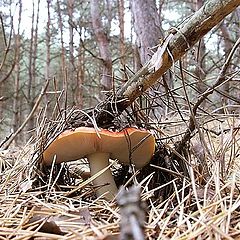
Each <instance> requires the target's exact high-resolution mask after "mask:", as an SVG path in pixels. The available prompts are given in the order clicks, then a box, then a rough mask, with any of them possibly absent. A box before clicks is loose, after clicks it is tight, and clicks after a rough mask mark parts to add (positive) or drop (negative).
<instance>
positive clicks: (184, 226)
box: [0, 117, 240, 240]
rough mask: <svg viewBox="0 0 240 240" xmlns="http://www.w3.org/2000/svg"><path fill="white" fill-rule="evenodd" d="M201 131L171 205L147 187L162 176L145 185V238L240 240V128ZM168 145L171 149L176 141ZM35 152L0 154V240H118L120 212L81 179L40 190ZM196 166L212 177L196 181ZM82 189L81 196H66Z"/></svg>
mask: <svg viewBox="0 0 240 240" xmlns="http://www.w3.org/2000/svg"><path fill="white" fill-rule="evenodd" d="M169 129H170V130H169ZM201 129H202V130H203V132H204V134H203V135H202V137H203V138H204V141H203V139H202V140H201V141H200V140H199V135H196V136H195V137H194V138H192V140H191V143H190V150H191V151H190V155H191V156H190V157H189V159H190V160H191V165H190V166H189V169H188V171H189V178H184V179H181V186H180V187H179V183H177V179H179V177H176V179H173V180H172V181H171V182H169V183H167V184H166V185H168V184H171V185H172V187H173V189H174V191H173V192H172V194H171V195H170V196H169V197H168V198H166V199H164V198H159V199H156V198H154V196H153V195H154V192H155V191H157V190H158V189H159V187H158V188H156V189H151V188H150V186H149V185H148V184H149V182H150V180H151V177H152V175H153V174H157V173H156V172H155V173H153V174H150V175H149V176H147V177H146V179H145V180H143V181H141V183H139V184H140V185H141V200H142V202H145V210H146V221H145V229H144V235H145V239H178V240H180V239H181V240H184V239H186V240H189V239H240V194H239V188H240V161H239V160H240V154H239V153H240V152H239V143H240V140H239V137H240V134H239V121H237V120H236V119H235V118H231V117H228V118H226V117H225V118H224V119H223V120H222V121H217V120H216V121H210V122H206V123H205V124H204V125H202V126H201ZM163 131H165V130H163ZM176 132H179V129H178V127H173V128H168V132H167V133H165V134H166V135H174V134H175V133H176ZM200 142H204V144H205V147H203V146H202V144H200ZM166 145H168V147H169V148H171V144H170V142H169V143H168V144H166ZM33 153H34V149H33V145H31V144H27V145H26V146H25V147H21V148H20V147H18V148H10V149H9V150H4V151H0V189H1V190H0V202H1V205H0V239H110V240H111V239H118V237H119V233H120V221H121V213H120V207H119V206H118V204H117V202H116V200H113V201H112V202H109V201H105V200H104V199H103V198H96V197H95V196H94V193H93V189H92V187H91V185H90V184H87V182H86V181H82V180H81V179H80V180H77V181H75V182H74V184H76V185H74V184H73V185H72V186H70V185H67V186H59V188H58V187H57V186H56V181H55V179H52V178H51V176H50V177H49V179H50V180H49V183H48V184H47V185H46V186H39V185H36V184H35V181H36V179H34V178H33V175H34V174H32V173H33V172H37V174H38V171H37V170H36V164H33V162H31V161H32V160H31V159H33V157H32V156H33ZM196 159H198V162H199V161H200V162H201V161H204V163H203V165H204V164H205V165H206V166H207V170H206V171H207V172H208V173H207V174H205V172H202V173H201V174H200V173H198V174H196V171H195V164H196V162H197V161H196ZM198 169H199V168H198ZM203 171H204V170H203ZM205 175H207V177H206V178H205V179H204V180H203V178H204V176H205ZM35 176H36V174H35ZM201 176H202V179H200V178H201ZM38 178H41V176H40V175H39V176H38ZM164 187H165V186H161V188H164ZM76 188H77V190H78V193H79V194H78V195H70V194H68V193H69V192H70V191H72V190H74V189H76ZM121 231H123V230H121ZM132 239H135V238H132ZM139 240H140V239H139Z"/></svg>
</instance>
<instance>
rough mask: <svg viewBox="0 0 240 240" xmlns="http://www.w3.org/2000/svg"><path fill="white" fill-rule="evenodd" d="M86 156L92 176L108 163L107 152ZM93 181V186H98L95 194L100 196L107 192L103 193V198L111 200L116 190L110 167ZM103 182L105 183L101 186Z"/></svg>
mask: <svg viewBox="0 0 240 240" xmlns="http://www.w3.org/2000/svg"><path fill="white" fill-rule="evenodd" d="M87 158H88V161H89V165H90V171H91V175H92V176H93V175H95V174H97V173H98V172H99V171H100V170H102V169H103V168H106V167H107V166H108V165H109V153H92V154H89V155H87ZM93 183H94V186H100V188H99V189H98V190H97V196H101V195H102V194H104V193H106V192H108V193H107V194H105V195H104V196H105V199H107V200H112V199H113V197H115V195H116V194H117V192H118V189H117V186H116V183H115V181H114V178H113V175H112V173H111V170H110V169H107V170H106V171H105V172H104V173H103V174H101V175H100V176H98V177H97V178H96V179H95V180H94V181H93ZM105 184H107V185H106V186H102V185H105Z"/></svg>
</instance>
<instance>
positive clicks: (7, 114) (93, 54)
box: [0, 0, 240, 144]
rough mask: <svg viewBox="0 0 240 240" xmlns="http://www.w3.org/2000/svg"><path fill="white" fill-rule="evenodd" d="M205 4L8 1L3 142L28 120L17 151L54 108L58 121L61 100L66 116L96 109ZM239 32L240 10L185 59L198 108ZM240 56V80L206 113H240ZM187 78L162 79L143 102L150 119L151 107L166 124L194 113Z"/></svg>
mask: <svg viewBox="0 0 240 240" xmlns="http://www.w3.org/2000/svg"><path fill="white" fill-rule="evenodd" d="M203 4H204V1H203V0H195V1H182V0H178V1H162V0H160V1H154V0H147V1H144V0H139V1H137V0H132V1H126V0H104V1H97V0H91V1H83V0H77V1H74V0H66V1H64V0H54V1H50V0H47V1H44V0H37V1H36V0H33V1H24V0H18V1H4V0H1V3H0V8H1V28H0V38H1V39H0V53H1V54H0V62H1V75H0V123H1V124H0V139H1V141H4V140H5V138H6V136H10V135H11V133H13V132H16V131H17V129H19V127H20V126H21V125H22V124H23V123H25V121H26V119H27V122H26V124H24V131H21V132H20V134H18V135H17V136H16V137H15V138H14V141H15V143H16V144H20V143H25V142H26V141H27V140H28V139H29V137H30V136H31V134H32V132H33V131H34V129H35V127H36V125H37V122H36V121H37V116H38V115H39V114H41V113H42V111H43V109H45V108H46V106H47V108H46V109H45V110H44V111H46V116H48V117H51V114H52V112H53V108H54V106H55V103H56V99H58V100H59V99H60V100H59V103H60V105H61V106H60V108H66V107H67V106H69V107H72V106H77V107H78V108H80V109H86V108H90V107H94V106H96V105H97V104H98V103H99V102H100V101H101V100H102V99H104V95H105V94H106V93H107V92H108V91H112V89H113V90H114V89H117V88H118V87H120V86H122V85H123V84H124V83H125V82H126V81H127V80H128V79H129V78H130V77H131V76H132V75H133V74H134V73H136V72H137V71H138V70H139V69H140V68H141V66H142V65H143V64H144V63H145V62H146V61H147V60H149V59H150V57H151V56H152V55H153V53H154V52H155V51H156V47H157V46H158V45H159V44H160V43H161V41H162V40H163V39H164V37H165V36H167V34H168V33H169V31H171V28H175V27H177V26H178V25H180V24H183V23H184V22H186V21H187V20H188V19H189V16H191V15H192V14H193V13H194V12H195V11H196V10H198V9H199V8H200V7H201V6H202V5H203ZM239 24H240V10H239V8H238V9H236V10H235V11H234V12H233V13H232V14H230V15H229V16H228V17H227V18H225V19H224V21H222V22H221V23H220V24H219V25H217V26H216V27H215V28H213V29H212V31H210V33H208V34H207V35H206V36H205V37H204V38H202V39H201V40H200V41H199V42H198V44H196V45H195V47H194V48H192V49H191V51H189V52H188V53H187V54H186V55H185V56H184V57H183V58H182V67H183V69H184V71H183V77H184V79H185V81H186V83H187V94H188V97H189V99H190V101H191V102H194V101H195V100H196V99H197V97H198V96H200V95H201V93H203V92H204V90H206V89H207V88H208V86H211V85H212V84H213V82H214V81H215V79H216V76H217V74H218V73H219V71H220V69H221V67H222V65H223V63H224V62H225V60H226V57H227V55H228V54H229V52H230V50H231V49H232V46H233V45H234V43H235V42H236V40H237V39H238V38H239V35H240V32H239ZM239 53H240V52H239V50H237V51H236V53H235V56H234V59H233V60H232V61H231V64H230V66H229V68H228V72H229V73H230V72H231V73H236V74H235V75H234V78H228V79H227V80H226V82H225V83H224V84H222V86H220V87H219V88H218V90H217V91H215V92H214V94H213V95H212V96H211V97H209V98H208V99H207V100H206V101H205V102H204V103H203V104H202V105H201V111H202V113H204V114H206V110H207V111H208V112H207V114H209V115H211V114H213V113H218V114H222V113H228V114H230V115H231V114H238V113H239V107H238V106H239V102H240V99H239V96H240V94H239V84H238V81H239V73H238V71H239V66H238V63H239ZM179 76H180V71H179V64H178V63H176V64H175V65H174V67H173V68H172V69H171V70H170V71H168V72H167V73H166V74H165V75H164V76H163V78H164V81H162V79H159V83H157V84H155V86H154V87H152V88H151V90H150V91H149V93H150V95H147V96H142V98H141V99H140V106H141V107H142V109H143V111H145V113H146V114H147V115H149V106H150V107H151V110H152V111H151V114H153V115H154V118H155V119H158V120H157V121H158V122H164V121H166V120H167V119H169V118H170V117H172V116H174V115H175V114H176V111H180V112H182V113H184V112H186V113H188V111H189V108H188V104H187V99H186V98H185V97H183V96H184V89H183V87H182V82H181V80H180V77H179ZM48 81H49V84H48V88H47V89H45V91H44V92H42V90H43V88H44V86H45V85H46V82H48ZM173 95H174V99H172V100H171V97H173ZM40 96H41V101H38V100H39V97H40ZM63 96H65V97H63ZM153 99H154V100H153ZM169 99H170V100H169ZM36 105H37V106H36ZM33 109H34V112H33V111H32V110H33Z"/></svg>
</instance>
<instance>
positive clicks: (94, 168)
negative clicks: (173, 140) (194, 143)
mask: <svg viewBox="0 0 240 240" xmlns="http://www.w3.org/2000/svg"><path fill="white" fill-rule="evenodd" d="M154 150H155V139H154V137H153V135H152V134H151V133H149V132H148V131H146V130H139V129H136V128H126V129H124V130H123V131H121V132H112V131H109V130H104V129H102V130H100V131H98V132H97V131H96V130H95V129H94V128H90V127H79V128H76V129H75V130H66V131H64V132H63V133H62V134H60V135H59V136H58V137H57V138H56V139H55V140H54V141H53V142H52V143H51V144H50V145H49V147H48V148H47V149H46V150H45V151H44V153H43V164H44V165H51V164H52V162H53V159H55V161H56V163H61V162H67V161H71V160H77V159H80V158H83V157H86V158H87V159H88V161H89V165H90V171H91V175H92V176H93V175H95V174H96V173H98V172H99V171H100V170H102V169H104V168H106V167H107V166H108V165H109V159H118V161H119V162H120V163H122V164H129V163H132V164H134V165H135V166H136V168H142V167H143V166H145V165H146V164H147V163H148V162H149V161H150V160H151V157H152V155H153V153H154ZM93 183H94V185H97V186H99V185H100V186H102V185H104V186H103V187H101V188H100V189H99V190H98V191H97V195H98V196H100V195H102V194H104V193H106V192H108V193H107V194H106V195H105V198H106V199H109V200H110V199H112V198H113V197H114V196H115V195H116V193H117V191H118V189H117V187H116V184H115V182H114V178H113V176H112V173H111V170H110V169H107V170H106V171H105V172H104V173H103V174H102V175H100V176H98V177H97V178H96V179H95V180H94V181H93ZM105 184H107V185H105Z"/></svg>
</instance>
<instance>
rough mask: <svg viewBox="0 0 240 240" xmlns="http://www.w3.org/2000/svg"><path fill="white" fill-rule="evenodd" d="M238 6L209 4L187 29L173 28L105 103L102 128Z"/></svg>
mask: <svg viewBox="0 0 240 240" xmlns="http://www.w3.org/2000/svg"><path fill="white" fill-rule="evenodd" d="M239 5H240V2H239V0H210V1H207V2H206V3H205V4H204V5H203V6H202V7H201V8H200V9H199V10H198V11H197V12H196V13H195V14H194V15H193V16H192V17H191V18H190V19H189V21H188V22H187V23H186V24H185V25H184V26H181V27H180V28H179V29H174V28H173V29H172V31H170V32H172V33H170V34H169V36H168V37H167V38H166V39H165V44H164V43H163V44H162V45H161V46H159V48H158V50H157V52H156V53H155V54H154V55H153V56H152V58H151V59H150V60H149V61H148V62H147V63H146V64H145V65H144V66H143V67H142V68H141V69H140V70H139V71H138V72H137V73H136V74H135V75H134V76H133V77H132V78H131V79H130V80H129V81H128V82H127V83H126V84H125V85H124V86H123V87H122V88H121V89H120V90H119V91H118V92H117V93H116V94H115V96H113V97H112V101H110V102H107V103H106V102H104V103H102V108H103V111H100V112H99V113H98V114H97V116H96V121H97V123H98V124H99V125H100V126H103V125H108V124H109V123H111V122H112V120H113V118H114V117H115V116H116V115H118V114H120V113H121V112H122V111H123V110H125V109H126V108H127V107H128V106H130V105H131V104H132V103H133V102H134V100H135V99H136V98H138V97H139V96H140V95H142V94H143V93H144V92H145V91H146V90H147V89H148V88H149V87H151V86H152V85H153V84H154V83H155V82H156V81H157V80H158V79H159V78H160V77H161V76H162V75H163V74H164V73H165V72H166V71H167V70H168V69H169V68H170V67H171V66H172V65H173V64H174V62H175V61H177V60H179V59H180V58H181V57H182V56H183V55H184V54H185V53H186V52H187V51H188V50H189V49H190V48H191V47H192V46H193V45H194V44H195V43H196V42H197V41H199V40H200V39H201V38H202V37H203V36H204V35H205V34H206V33H208V32H209V31H210V30H211V29H212V28H213V27H214V26H216V25H217V24H218V23H219V22H220V21H222V20H223V19H224V18H225V17H226V16H227V15H228V14H229V13H231V12H232V11H233V10H234V9H236V8H237V7H238V6H239ZM113 101H114V104H113ZM113 107H114V109H113ZM109 112H110V113H111V114H109Z"/></svg>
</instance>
